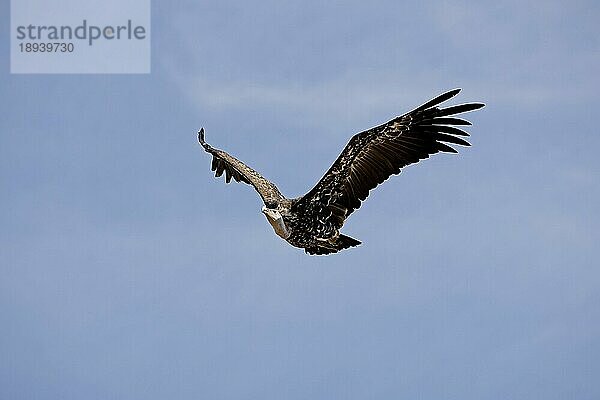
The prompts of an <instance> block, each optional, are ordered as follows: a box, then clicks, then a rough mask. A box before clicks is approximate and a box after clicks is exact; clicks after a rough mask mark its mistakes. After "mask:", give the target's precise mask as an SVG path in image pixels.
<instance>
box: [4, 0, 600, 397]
mask: <svg viewBox="0 0 600 400" xmlns="http://www.w3.org/2000/svg"><path fill="white" fill-rule="evenodd" d="M1 4H2V21H3V22H4V23H3V24H1V26H2V28H0V29H1V30H2V32H3V36H4V37H5V38H8V34H9V31H8V29H9V28H8V15H9V12H8V11H9V10H8V2H7V1H4V2H2V3H1ZM599 19H600V6H599V5H598V3H597V2H592V1H589V2H579V1H575V2H569V3H568V4H567V2H554V1H549V2H547V1H546V2H529V3H522V2H516V1H513V2H502V3H498V2H478V3H476V4H475V3H471V2H443V1H432V2H427V3H426V4H422V3H420V2H412V3H398V2H392V1H389V2H378V1H371V2H344V3H341V2H329V3H328V4H321V2H285V3H284V2H275V1H273V2H261V3H250V2H248V3H246V4H241V3H238V2H227V1H224V2H219V3H217V2H210V3H209V2H180V3H176V4H175V3H169V2H158V1H155V2H154V4H153V8H152V73H151V74H149V75H10V74H9V60H8V58H4V62H3V63H1V64H0V65H1V67H0V68H2V72H1V75H0V90H1V93H2V97H1V98H0V106H1V109H2V110H3V112H2V118H0V132H1V136H0V141H1V142H0V185H1V186H0V187H1V189H2V190H1V192H0V193H1V197H0V199H1V203H2V207H1V208H0V243H1V247H0V275H1V277H2V278H1V279H0V326H1V327H2V329H0V354H2V357H0V359H1V361H0V398H7V399H31V398H36V399H109V398H119V399H120V398H123V399H164V398H176V399H198V398H207V399H257V398H261V399H282V398H284V399H306V398H311V399H331V398H343V399H364V398H371V399H389V398H419V399H439V398H444V399H462V400H464V399H481V398H486V399H507V398H508V399H545V400H546V399H565V398H576V399H580V400H585V399H597V398H599V397H600V383H599V382H598V379H597V376H598V374H599V372H600V361H599V360H600V312H599V311H598V310H599V309H600V307H598V305H599V304H600V290H599V289H600V271H599V270H598V262H597V261H594V259H595V258H596V252H597V250H596V245H597V243H598V242H599V239H600V238H599V237H598V236H599V235H598V229H597V225H598V222H599V219H598V218H599V217H598V215H599V212H600V206H599V204H600V201H599V200H600V187H599V183H598V182H599V180H598V175H599V173H600V161H599V160H598V157H597V150H596V149H597V147H598V146H599V145H600V139H599V135H598V130H597V124H596V116H595V115H594V114H593V107H594V105H595V104H596V103H597V100H598V94H597V93H598V91H599V89H600V78H599V77H598V71H599V70H600V32H599V30H598V27H597V21H598V20H599ZM0 51H2V53H3V54H8V51H9V49H8V39H5V40H3V41H1V42H0ZM454 87H462V88H463V92H461V94H460V95H459V98H458V99H457V101H483V102H485V103H486V104H487V107H486V108H484V109H483V110H481V111H478V112H476V113H473V114H472V115H469V118H468V119H470V120H471V121H472V122H473V123H474V126H473V127H472V128H471V129H470V132H471V133H472V137H471V143H472V147H470V148H467V149H464V150H463V151H461V153H460V154H459V155H458V156H451V155H438V156H436V157H434V158H432V159H430V160H426V161H424V162H422V163H419V164H418V165H414V166H411V167H409V168H407V169H406V170H405V171H404V172H403V173H402V174H401V175H400V176H398V177H394V178H392V179H390V180H389V181H387V182H386V183H385V185H383V186H382V187H380V188H378V189H377V190H376V191H374V192H373V193H372V194H371V196H370V197H369V200H368V201H367V202H366V203H365V204H364V205H363V207H361V209H360V210H359V211H358V212H356V213H355V214H353V216H352V217H351V219H350V220H349V221H348V223H347V224H346V226H345V227H344V232H345V233H346V234H348V235H350V236H352V237H356V238H358V239H360V240H361V241H362V242H363V245H362V246H360V247H358V248H355V249H352V250H349V251H344V252H342V253H340V254H337V255H334V256H329V257H309V256H306V255H305V254H304V253H303V252H302V251H301V250H299V249H295V248H292V247H290V246H289V245H287V244H286V243H285V242H284V241H282V240H281V239H279V238H278V237H277V236H276V235H275V234H274V233H273V231H272V228H271V227H270V226H269V225H268V224H267V222H266V220H265V218H264V216H263V215H262V214H261V213H260V207H261V205H262V204H261V202H260V199H259V197H258V196H257V195H256V194H255V193H254V191H253V190H252V189H251V188H250V187H247V186H245V185H239V184H238V185H229V186H227V185H225V184H224V183H223V182H222V181H216V180H215V179H213V178H212V176H211V174H210V169H209V167H210V159H209V157H208V155H207V154H205V153H203V152H202V151H201V149H200V147H199V146H198V145H197V143H196V136H195V133H196V131H197V129H198V128H200V127H201V126H204V127H205V128H206V131H207V140H208V141H209V142H210V143H211V144H213V145H214V146H217V147H221V148H224V149H226V150H227V151H229V152H231V153H232V154H234V155H236V156H238V157H239V158H241V159H242V160H245V161H246V162H248V163H249V164H250V165H252V166H253V167H254V168H256V169H257V170H259V171H261V172H262V173H263V174H264V175H265V176H266V177H268V178H270V179H272V180H273V181H275V182H276V183H277V184H278V185H279V187H280V189H281V190H282V192H283V193H284V194H286V195H288V196H290V197H293V196H298V195H301V194H303V193H305V192H307V191H308V190H309V189H310V187H312V185H313V184H314V183H315V182H316V181H317V179H318V178H319V177H320V176H321V175H322V174H323V172H324V171H325V170H326V169H327V168H328V167H329V165H330V164H331V162H332V161H333V160H334V159H335V157H336V156H337V155H338V153H339V152H340V150H341V149H342V147H343V146H344V144H345V143H346V142H347V140H348V139H349V138H350V136H351V135H352V134H354V133H355V132H358V131H360V130H363V129H365V128H368V127H371V126H373V125H376V124H378V123H380V122H383V121H386V120H388V119H389V118H391V117H393V116H395V115H398V114H401V113H403V112H406V111H408V110H409V109H411V108H413V107H415V106H417V105H419V104H420V103H422V102H424V101H426V100H428V99H429V98H431V97H433V96H435V95H437V94H439V93H441V92H442V91H445V90H448V89H451V88H454Z"/></svg>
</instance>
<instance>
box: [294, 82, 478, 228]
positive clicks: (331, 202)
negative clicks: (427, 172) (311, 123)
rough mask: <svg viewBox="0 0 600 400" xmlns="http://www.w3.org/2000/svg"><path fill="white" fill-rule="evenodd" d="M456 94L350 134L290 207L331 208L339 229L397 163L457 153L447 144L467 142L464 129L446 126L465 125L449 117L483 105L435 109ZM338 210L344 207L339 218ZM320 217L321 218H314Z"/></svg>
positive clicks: (394, 171)
mask: <svg viewBox="0 0 600 400" xmlns="http://www.w3.org/2000/svg"><path fill="white" fill-rule="evenodd" d="M459 92H460V89H454V90H451V91H449V92H446V93H443V94H441V95H439V96H437V97H436V98H434V99H432V100H430V101H428V102H426V103H425V104H423V105H421V106H419V107H417V108H415V109H414V110H412V111H410V112H408V113H406V114H404V115H402V116H399V117H396V118H394V119H392V120H391V121H389V122H387V123H385V124H382V125H379V126H376V127H374V128H371V129H369V130H367V131H364V132H361V133H358V134H356V135H354V136H353V137H352V139H350V141H349V142H348V144H347V145H346V147H345V148H344V150H343V151H342V153H341V154H340V156H339V157H338V158H337V160H336V161H335V162H334V163H333V165H332V166H331V168H329V170H328V171H327V173H325V175H324V176H323V178H321V180H320V181H319V182H318V183H317V184H316V185H315V187H314V188H312V189H311V190H310V191H309V192H308V193H307V194H306V195H304V196H303V197H301V198H300V199H298V200H297V201H296V202H295V203H294V205H293V208H295V209H296V210H297V211H299V210H301V209H305V212H309V210H322V209H327V210H331V209H336V210H337V212H336V216H335V218H331V222H332V223H334V224H335V225H336V226H337V227H338V228H340V227H341V226H342V224H343V219H345V218H347V217H348V216H349V215H350V214H351V213H352V212H353V211H354V210H355V209H357V208H359V207H360V203H361V201H364V200H365V199H366V198H367V196H368V194H369V191H370V190H371V189H373V188H375V187H376V186H377V185H379V184H381V183H382V182H383V181H385V180H386V179H387V178H389V177H390V176H391V175H395V174H398V173H399V172H400V170H401V169H402V168H403V167H405V166H407V165H409V164H412V163H415V162H418V161H419V160H422V159H425V158H428V157H429V156H430V155H431V154H434V153H437V152H447V153H457V151H456V150H455V149H454V148H452V147H451V146H449V145H448V144H447V143H451V144H455V145H462V146H469V143H468V142H467V141H465V140H463V139H461V138H460V137H458V136H468V133H467V132H465V131H463V130H461V129H458V128H456V127H453V126H450V125H470V124H471V123H470V122H469V121H466V120H463V119H460V118H456V117H454V115H456V114H461V113H464V112H468V111H473V110H476V109H478V108H481V107H483V104H482V103H467V104H460V105H456V106H450V107H446V108H439V107H438V106H439V104H440V103H442V102H444V101H446V100H449V99H450V98H452V97H454V96H456V95H457V94H458V93H459ZM317 203H318V204H317ZM340 210H345V213H344V218H343V219H342V218H341V217H340V215H341V214H342V212H341V211H340ZM309 213H310V212H309ZM323 217H327V216H320V218H323Z"/></svg>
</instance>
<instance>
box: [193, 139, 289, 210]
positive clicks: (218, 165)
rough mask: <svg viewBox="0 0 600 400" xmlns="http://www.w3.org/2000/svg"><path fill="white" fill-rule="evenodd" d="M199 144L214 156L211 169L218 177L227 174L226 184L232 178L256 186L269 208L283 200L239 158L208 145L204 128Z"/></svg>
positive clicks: (272, 187)
mask: <svg viewBox="0 0 600 400" xmlns="http://www.w3.org/2000/svg"><path fill="white" fill-rule="evenodd" d="M198 142H200V144H201V145H202V147H204V150H206V152H207V153H210V154H212V156H213V158H212V166H211V169H212V170H213V171H215V176H216V177H219V176H221V175H223V172H225V182H227V183H229V182H231V178H233V179H234V180H235V181H236V182H244V183H247V184H248V185H252V186H254V189H256V191H257V192H258V194H259V195H260V197H261V198H262V199H263V202H264V203H265V204H266V205H267V207H268V206H269V205H271V204H275V203H278V202H279V201H280V200H281V199H283V196H282V195H281V193H280V192H279V189H277V186H275V185H274V184H273V183H272V182H270V181H269V180H267V179H265V178H264V177H263V176H262V175H261V174H259V173H258V172H256V171H255V170H253V169H252V168H250V167H249V166H247V165H246V164H244V163H243V162H241V161H240V160H238V159H237V158H235V157H233V156H231V155H229V154H227V153H226V152H224V151H223V150H219V149H215V148H214V147H212V146H211V145H209V144H208V143H206V142H205V141H204V128H202V129H200V131H199V132H198Z"/></svg>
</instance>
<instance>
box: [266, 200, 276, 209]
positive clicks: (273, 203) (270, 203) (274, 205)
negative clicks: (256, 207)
mask: <svg viewBox="0 0 600 400" xmlns="http://www.w3.org/2000/svg"><path fill="white" fill-rule="evenodd" d="M266 206H267V208H271V209H273V208H277V203H275V202H272V201H270V202H268V203H266Z"/></svg>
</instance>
